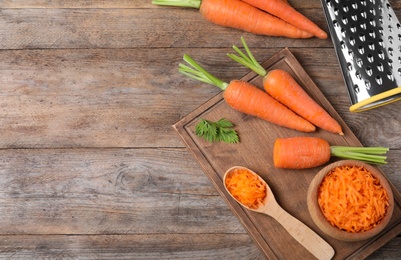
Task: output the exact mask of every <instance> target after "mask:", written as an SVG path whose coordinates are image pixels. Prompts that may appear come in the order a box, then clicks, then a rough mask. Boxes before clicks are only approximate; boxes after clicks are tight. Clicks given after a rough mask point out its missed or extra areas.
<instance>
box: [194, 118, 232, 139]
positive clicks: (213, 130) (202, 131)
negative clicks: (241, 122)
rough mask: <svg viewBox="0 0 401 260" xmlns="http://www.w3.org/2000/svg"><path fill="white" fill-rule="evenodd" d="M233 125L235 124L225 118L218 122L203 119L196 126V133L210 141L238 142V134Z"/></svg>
mask: <svg viewBox="0 0 401 260" xmlns="http://www.w3.org/2000/svg"><path fill="white" fill-rule="evenodd" d="M233 127H234V125H233V124H232V123H231V122H230V121H228V120H227V119H225V118H222V119H220V120H219V121H217V122H212V121H209V120H206V119H201V120H200V122H199V123H198V124H197V125H196V127H195V134H196V135H197V136H200V137H203V138H204V139H205V140H207V141H208V142H219V141H223V142H226V143H238V142H239V138H238V134H237V132H236V131H235V130H234V129H232V128H233Z"/></svg>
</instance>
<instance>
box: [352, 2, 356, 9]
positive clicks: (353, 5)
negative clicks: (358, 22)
mask: <svg viewBox="0 0 401 260" xmlns="http://www.w3.org/2000/svg"><path fill="white" fill-rule="evenodd" d="M351 6H352V8H354V10H356V9H358V4H357V3H356V2H354V3H352V5H351Z"/></svg>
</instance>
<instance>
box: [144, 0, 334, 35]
mask: <svg viewBox="0 0 401 260" xmlns="http://www.w3.org/2000/svg"><path fill="white" fill-rule="evenodd" d="M152 4H155V5H167V6H179V7H190V8H196V9H199V11H200V13H201V14H202V16H203V17H204V18H205V19H206V20H208V21H210V22H212V23H215V24H218V25H221V26H224V27H231V28H235V29H240V30H244V31H247V32H250V33H254V34H260V35H267V36H283V37H288V38H311V37H313V36H316V37H318V38H321V39H325V38H327V33H326V32H324V31H323V30H322V29H320V28H319V27H318V26H317V25H316V24H315V23H313V22H312V21H311V20H309V19H308V18H306V17H305V16H304V15H302V14H301V13H300V12H298V11H297V10H295V9H294V8H293V7H291V5H290V4H289V3H288V2H287V1H286V0H153V1H152Z"/></svg>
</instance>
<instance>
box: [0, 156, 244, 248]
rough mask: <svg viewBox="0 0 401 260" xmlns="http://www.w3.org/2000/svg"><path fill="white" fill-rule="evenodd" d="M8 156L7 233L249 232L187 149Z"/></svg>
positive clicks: (3, 225) (4, 185)
mask: <svg viewBox="0 0 401 260" xmlns="http://www.w3.org/2000/svg"><path fill="white" fill-rule="evenodd" d="M0 158H6V159H2V160H1V161H0V169H1V170H0V180H1V182H0V212H1V214H0V233H1V234H3V235H5V234H7V235H21V234H26V235H30V234H60V235H62V234H99V235H100V234H102V235H104V234H167V233H173V234H176V233H211V234H212V233H213V234H226V233H244V232H245V231H244V230H243V228H242V227H241V225H240V224H239V222H238V221H237V219H236V218H235V216H233V215H232V213H231V211H230V210H229V209H228V207H227V205H226V204H225V203H224V201H223V200H222V199H221V198H220V196H219V195H218V194H217V192H216V191H215V190H214V189H213V187H212V185H211V184H210V182H209V180H208V179H207V178H206V177H205V176H204V174H203V173H202V172H201V170H200V169H199V166H198V165H197V164H196V162H195V161H194V160H193V159H192V158H191V157H190V156H189V154H188V153H187V151H186V150H185V149H183V148H181V149H104V150H99V149H94V150H92V149H72V150H65V149H60V150H48V149H33V150H14V149H11V150H8V149H7V150H0ZM0 244H1V243H0ZM0 251H1V250H0Z"/></svg>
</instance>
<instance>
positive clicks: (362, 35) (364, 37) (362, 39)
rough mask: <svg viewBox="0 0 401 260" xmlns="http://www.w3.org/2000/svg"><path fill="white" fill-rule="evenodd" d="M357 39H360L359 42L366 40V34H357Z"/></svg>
mask: <svg viewBox="0 0 401 260" xmlns="http://www.w3.org/2000/svg"><path fill="white" fill-rule="evenodd" d="M359 40H360V41H361V42H365V41H366V36H365V34H363V33H360V34H359Z"/></svg>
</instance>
